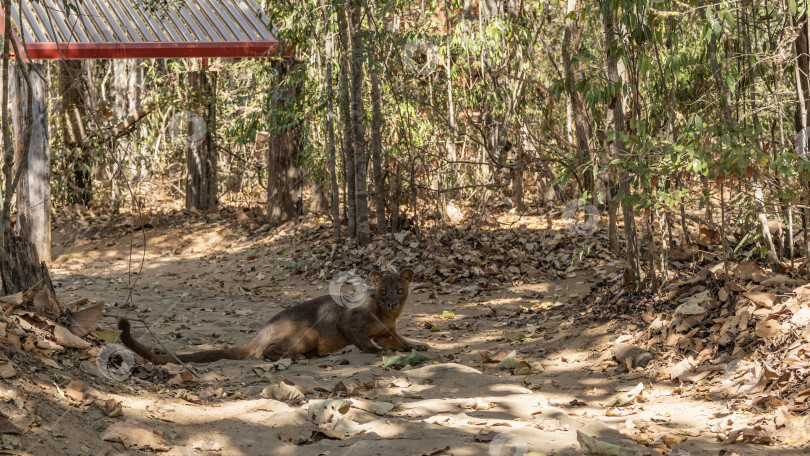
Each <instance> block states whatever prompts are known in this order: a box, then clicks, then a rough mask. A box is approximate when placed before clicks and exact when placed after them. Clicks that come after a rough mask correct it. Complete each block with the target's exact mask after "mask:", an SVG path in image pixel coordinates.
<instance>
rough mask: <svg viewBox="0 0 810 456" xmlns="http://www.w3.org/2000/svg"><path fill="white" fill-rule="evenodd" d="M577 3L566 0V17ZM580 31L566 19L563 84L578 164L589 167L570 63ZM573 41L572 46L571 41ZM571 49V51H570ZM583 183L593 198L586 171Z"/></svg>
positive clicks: (585, 126) (587, 133) (586, 131)
mask: <svg viewBox="0 0 810 456" xmlns="http://www.w3.org/2000/svg"><path fill="white" fill-rule="evenodd" d="M579 9H580V7H579V1H578V0H568V8H567V11H566V15H571V14H576V13H577V12H578V11H579ZM581 36H582V31H581V30H577V22H576V20H574V19H573V18H571V17H568V18H567V19H566V20H565V32H564V34H563V42H562V58H563V67H564V70H565V81H566V82H565V83H566V86H567V89H568V96H569V98H570V101H571V114H572V117H573V118H574V127H575V130H574V134H575V136H576V140H577V149H578V152H579V153H578V164H579V165H580V166H582V165H590V164H591V153H590V138H591V125H590V122H588V119H587V117H586V114H585V107H584V106H583V105H582V98H581V97H580V94H579V92H578V91H577V90H576V85H577V77H576V68H575V67H574V64H573V62H572V61H571V53H572V52H574V53H576V52H578V51H579V43H580V41H581ZM572 40H573V41H574V43H573V46H572V43H571V41H572ZM572 47H573V49H572ZM582 177H583V181H584V186H585V190H587V191H588V192H589V193H591V197H593V189H594V181H593V172H590V171H588V170H586V171H585V172H584V173H583V176H582Z"/></svg>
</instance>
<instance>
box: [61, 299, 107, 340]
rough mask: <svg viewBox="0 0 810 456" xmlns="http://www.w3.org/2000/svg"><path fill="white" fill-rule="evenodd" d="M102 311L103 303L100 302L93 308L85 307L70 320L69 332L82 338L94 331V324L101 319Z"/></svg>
mask: <svg viewBox="0 0 810 456" xmlns="http://www.w3.org/2000/svg"><path fill="white" fill-rule="evenodd" d="M102 311H104V303H103V302H100V303H98V304H96V305H94V306H90V307H85V308H84V309H82V310H80V311H78V312H76V314H75V315H73V318H71V320H70V326H68V329H70V332H72V333H73V334H75V335H76V336H78V337H84V336H86V335H88V334H90V333H91V332H92V331H93V330H94V329H96V322H97V321H98V319H99V318H101V313H102Z"/></svg>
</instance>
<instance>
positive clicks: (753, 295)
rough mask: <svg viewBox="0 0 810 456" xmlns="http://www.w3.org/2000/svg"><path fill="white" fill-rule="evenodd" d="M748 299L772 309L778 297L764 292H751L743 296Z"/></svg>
mask: <svg viewBox="0 0 810 456" xmlns="http://www.w3.org/2000/svg"><path fill="white" fill-rule="evenodd" d="M743 296H745V297H746V298H748V299H750V300H751V302H753V303H754V304H756V305H758V306H761V307H765V308H768V309H770V308H771V307H773V303H774V301H776V295H775V294H773V293H764V292H750V293H745V294H743Z"/></svg>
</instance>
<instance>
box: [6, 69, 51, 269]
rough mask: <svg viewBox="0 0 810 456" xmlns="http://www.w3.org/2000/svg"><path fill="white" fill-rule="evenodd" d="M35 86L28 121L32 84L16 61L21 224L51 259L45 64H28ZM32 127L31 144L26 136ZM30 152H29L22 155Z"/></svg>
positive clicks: (13, 90)
mask: <svg viewBox="0 0 810 456" xmlns="http://www.w3.org/2000/svg"><path fill="white" fill-rule="evenodd" d="M28 68H29V69H28V74H29V77H30V79H31V84H32V86H33V87H32V89H33V91H32V92H33V100H32V106H33V117H32V123H31V125H28V86H27V84H26V82H25V78H24V77H23V73H22V70H21V69H20V67H19V66H18V65H14V67H13V71H12V72H11V74H10V76H11V78H10V79H11V81H10V83H11V93H12V103H11V116H12V122H13V125H14V135H15V139H14V147H15V155H16V156H17V157H18V162H19V163H20V166H22V167H23V169H22V175H21V177H20V183H19V187H18V188H17V227H18V229H19V232H20V234H21V235H22V236H23V237H25V238H27V239H28V240H30V241H31V243H32V244H33V246H34V248H35V249H36V252H37V254H38V255H39V260H38V261H36V262H35V264H37V265H38V264H39V262H40V261H44V262H45V263H46V264H49V263H50V262H51V159H50V148H49V146H48V103H47V101H48V82H47V79H46V78H47V76H46V75H47V73H46V68H45V66H44V64H41V63H35V64H31V65H29V67H28ZM29 129H31V146H30V148H29V149H28V150H27V151H26V150H24V149H25V139H26V135H27V132H28V130H29ZM23 154H26V156H22V155H23Z"/></svg>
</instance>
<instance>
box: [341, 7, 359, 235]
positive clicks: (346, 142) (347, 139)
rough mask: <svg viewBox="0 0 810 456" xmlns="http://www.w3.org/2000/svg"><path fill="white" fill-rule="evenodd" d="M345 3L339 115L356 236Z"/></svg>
mask: <svg viewBox="0 0 810 456" xmlns="http://www.w3.org/2000/svg"><path fill="white" fill-rule="evenodd" d="M346 8H347V6H346V3H344V4H343V5H342V6H341V7H339V8H338V9H337V15H338V37H339V39H340V82H339V83H340V117H341V119H342V120H343V150H344V151H345V156H346V157H345V160H343V162H344V166H345V168H346V169H345V176H344V179H345V182H346V219H347V226H348V228H349V237H350V238H355V237H357V210H356V205H355V203H356V201H355V198H354V195H355V191H354V186H355V176H354V174H355V171H356V168H355V152H354V139H353V138H354V133H353V132H354V129H353V128H352V114H351V110H350V106H349V105H350V103H349V98H350V97H349V71H350V69H349V32H348V25H347V24H346Z"/></svg>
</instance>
